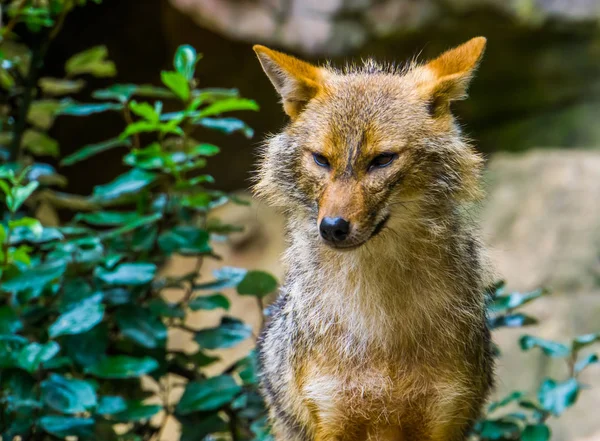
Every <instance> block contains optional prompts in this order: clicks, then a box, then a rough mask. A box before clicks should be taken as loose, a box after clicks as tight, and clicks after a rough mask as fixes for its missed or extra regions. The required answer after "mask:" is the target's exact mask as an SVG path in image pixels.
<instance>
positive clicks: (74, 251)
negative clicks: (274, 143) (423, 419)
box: [0, 0, 599, 441]
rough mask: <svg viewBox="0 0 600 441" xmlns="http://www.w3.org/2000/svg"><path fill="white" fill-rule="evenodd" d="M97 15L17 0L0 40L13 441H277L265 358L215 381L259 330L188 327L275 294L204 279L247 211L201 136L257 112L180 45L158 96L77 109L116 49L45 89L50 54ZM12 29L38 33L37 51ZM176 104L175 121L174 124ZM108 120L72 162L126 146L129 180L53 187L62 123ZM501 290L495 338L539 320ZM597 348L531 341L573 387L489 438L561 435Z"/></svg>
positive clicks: (236, 273)
mask: <svg viewBox="0 0 600 441" xmlns="http://www.w3.org/2000/svg"><path fill="white" fill-rule="evenodd" d="M84 4H85V1H77V2H75V1H69V0H62V1H59V0H49V1H34V0H16V1H13V2H11V3H10V5H9V6H8V8H7V9H6V10H5V11H4V12H5V13H6V14H5V15H6V16H7V17H6V18H7V19H8V21H7V25H6V26H5V27H4V28H2V31H0V38H1V39H2V40H1V41H0V87H1V88H2V94H3V95H2V96H6V97H7V100H5V102H3V103H2V104H1V107H0V118H1V119H0V124H1V127H2V134H1V138H0V145H1V147H0V153H1V155H0V156H1V158H2V161H3V165H2V166H1V167H0V194H1V195H2V207H3V214H2V219H1V224H0V244H1V246H0V436H1V437H2V439H5V440H10V439H14V438H15V437H17V436H20V437H21V438H22V439H26V440H46V439H64V438H67V437H69V436H75V437H78V438H80V439H102V440H149V439H153V440H158V439H160V438H161V435H162V434H163V432H162V431H163V429H164V427H165V422H166V421H167V418H168V417H173V418H176V419H177V420H178V421H179V422H180V423H181V426H182V435H181V439H182V440H190V441H191V440H201V439H204V438H205V437H207V436H209V435H210V436H211V437H212V438H210V439H215V438H219V439H233V440H263V439H266V438H268V437H269V435H268V430H267V428H266V424H265V411H264V405H263V403H262V400H261V398H260V396H259V394H258V391H257V379H256V375H257V373H256V360H255V355H254V353H253V352H250V353H249V354H248V355H247V357H245V358H243V359H242V360H240V361H238V362H236V363H234V364H232V365H231V366H230V367H228V368H226V369H224V370H223V372H222V373H221V374H220V375H217V376H210V377H209V376H207V375H206V373H205V370H204V368H206V367H207V366H210V365H211V364H213V363H215V362H216V361H217V360H218V350H219V349H223V348H230V347H233V346H235V345H237V344H238V343H240V342H242V341H244V340H246V339H249V338H254V335H253V333H252V330H251V328H250V327H249V326H248V325H247V324H245V323H243V322H242V321H240V320H238V319H236V318H234V317H230V316H227V315H225V316H224V317H223V319H222V321H221V323H220V325H219V326H217V327H214V328H203V329H193V328H192V327H191V326H190V325H189V323H188V321H187V320H186V319H187V317H188V315H189V313H190V312H192V311H197V310H201V309H204V310H213V309H222V310H225V311H227V310H228V308H229V306H230V304H229V300H228V298H227V297H225V296H224V295H223V294H221V293H220V292H219V291H220V290H223V289H228V288H235V289H236V290H237V292H238V294H239V295H249V296H254V297H256V299H257V302H258V303H259V304H260V305H261V307H262V298H263V297H265V296H266V295H269V294H270V293H272V292H273V291H275V289H276V286H277V283H276V281H275V280H274V279H273V278H272V277H271V276H270V275H268V274H266V273H263V272H260V271H247V270H244V269H240V268H230V267H223V268H221V269H219V270H218V271H216V272H215V273H214V278H213V279H212V280H209V281H202V282H200V281H199V275H200V271H201V269H202V263H203V260H204V259H206V258H217V257H218V256H215V254H214V252H213V250H212V247H211V241H212V240H213V239H215V238H218V237H221V236H223V235H227V234H229V233H231V232H233V231H237V227H235V226H231V225H224V224H222V223H219V222H215V221H209V219H208V217H207V215H208V213H209V212H210V210H211V209H212V208H214V207H216V206H218V205H220V204H223V203H227V202H228V201H229V202H234V203H243V202H242V201H238V200H236V199H235V198H232V197H231V196H228V195H226V194H224V193H223V192H220V191H217V190H214V189H212V187H211V185H212V184H213V179H212V177H211V176H210V175H208V174H205V173H204V172H203V168H204V167H205V166H206V162H207V159H208V158H209V157H211V156H213V155H215V154H217V153H218V152H219V149H218V147H216V146H214V145H212V144H207V143H202V142H201V141H199V140H196V139H194V138H193V136H192V133H193V132H195V130H196V129H198V128H199V127H200V128H204V129H206V130H218V131H221V132H223V133H224V134H230V133H233V132H240V133H242V134H244V135H245V136H247V137H251V136H252V129H251V128H250V127H248V126H247V125H246V124H245V123H244V122H243V121H241V120H240V119H237V118H234V117H225V116H223V115H224V114H226V113H228V112H231V111H255V110H258V106H257V105H256V103H255V102H254V101H252V100H248V99H243V98H241V97H239V95H238V92H237V91H236V90H225V89H206V88H197V82H196V80H195V77H194V74H195V69H196V64H197V62H198V61H199V59H200V56H199V55H198V54H197V53H196V51H195V50H194V49H193V48H192V47H190V46H182V47H180V48H179V49H178V51H177V52H176V54H175V57H174V61H173V70H169V71H164V72H162V74H161V78H162V83H163V84H162V85H161V86H150V85H134V84H113V85H111V86H110V87H108V88H105V89H101V90H96V91H94V92H93V94H92V98H93V100H90V102H85V103H81V102H76V101H74V100H73V99H71V98H68V96H69V95H70V94H73V93H75V92H78V91H80V90H81V89H82V88H83V87H84V86H85V79H86V76H89V75H93V76H100V77H111V76H113V75H114V74H115V72H116V66H115V65H114V64H113V63H112V62H111V61H110V60H109V59H108V54H107V50H106V48H105V47H102V46H98V47H93V48H90V49H89V50H86V51H85V52H83V53H80V54H75V55H74V56H73V57H72V58H70V59H69V60H68V62H67V63H66V65H65V78H40V72H41V67H42V64H43V60H44V56H45V53H46V50H47V47H48V45H49V44H50V43H51V41H52V39H53V38H54V36H55V35H56V34H57V33H58V32H59V31H60V27H61V25H62V23H63V21H64V20H65V17H66V16H67V14H68V12H69V10H71V9H72V8H73V7H75V6H76V5H84ZM15 29H19V35H22V34H26V35H28V39H27V41H28V44H27V45H25V44H23V43H22V42H20V41H19V36H17V35H15V34H13V31H14V30H15ZM163 102H164V103H165V104H166V105H168V106H169V107H170V108H173V109H174V111H172V112H168V113H165V112H163ZM166 105H165V107H166ZM100 112H117V113H120V114H121V115H122V117H123V120H124V122H125V124H126V127H125V129H124V131H123V132H122V133H114V134H111V135H110V138H109V139H106V140H104V141H101V142H98V143H96V144H93V145H88V146H84V147H82V148H81V149H80V150H78V151H77V152H75V153H74V154H72V155H69V156H67V157H62V159H61V161H60V164H61V166H62V167H72V166H76V167H86V164H85V161H86V160H87V159H88V158H90V157H92V156H94V155H98V154H102V152H105V151H107V150H109V149H122V150H123V153H124V155H123V162H124V164H125V165H126V166H128V169H127V171H126V172H125V173H123V174H121V175H120V176H118V177H117V178H116V179H114V180H113V181H111V182H108V183H106V184H103V185H98V186H96V187H95V189H94V191H93V194H91V195H90V196H88V197H78V196H74V195H68V194H65V193H61V192H59V191H57V190H56V187H57V186H60V185H63V184H64V181H65V180H64V178H63V177H62V176H61V175H60V174H59V173H58V171H57V170H55V169H54V168H53V167H52V166H50V165H49V164H46V163H44V162H40V159H43V158H44V157H61V154H60V146H59V143H58V142H57V141H56V140H54V139H53V138H52V137H51V136H50V135H49V134H48V133H47V131H48V130H49V129H50V128H51V127H52V124H53V121H54V119H55V118H57V117H61V116H68V117H88V116H90V115H94V114H97V113H100ZM42 203H44V204H51V205H55V206H60V207H63V208H64V207H67V208H70V209H72V210H73V211H74V213H73V214H74V216H73V220H72V221H71V222H69V223H67V224H66V225H61V226H58V227H51V226H43V225H42V224H41V223H40V221H39V220H38V219H37V218H36V212H37V209H38V208H39V207H40V204H42ZM174 254H179V255H184V256H192V257H193V258H195V259H196V262H197V264H196V266H195V269H194V270H193V271H191V272H190V273H188V274H185V275H183V276H180V277H171V276H168V275H165V274H162V273H161V271H160V268H161V266H162V265H163V264H164V263H165V262H167V261H168V259H169V258H170V257H171V256H172V255H174ZM171 288H178V289H180V290H181V291H182V293H183V295H182V296H181V298H180V299H179V300H178V301H177V302H168V301H167V300H166V299H167V297H166V296H165V291H166V290H168V289H171ZM489 294H490V299H491V303H490V325H491V326H492V327H493V328H498V327H505V326H509V327H515V326H527V325H530V324H533V323H535V320H534V319H533V318H531V317H528V316H526V315H524V314H522V313H520V312H517V311H516V309H518V308H520V307H521V306H522V305H524V304H526V303H528V302H530V301H532V300H535V299H537V298H539V297H541V296H542V295H543V294H544V292H542V291H539V292H533V293H527V294H520V293H512V294H505V293H503V286H502V285H501V284H499V285H498V286H496V287H494V288H493V289H491V290H490V293H489ZM173 329H179V330H183V331H185V332H189V333H193V335H194V340H195V342H196V343H197V345H198V346H197V347H194V348H189V349H190V350H189V351H188V352H182V351H179V350H172V349H170V348H169V345H168V338H169V331H170V330H173ZM598 338H599V335H598V334H592V335H586V336H581V337H578V338H576V339H575V340H573V341H572V342H571V344H570V345H564V344H561V343H557V342H551V341H545V340H542V339H538V338H535V337H533V336H523V337H522V339H521V341H520V343H521V347H522V348H523V350H529V349H532V348H539V349H540V350H542V351H543V353H544V354H545V355H547V356H549V357H554V358H565V359H566V360H567V363H568V367H569V376H568V378H565V379H546V380H545V381H544V382H543V383H542V384H541V385H540V386H539V389H538V393H537V396H536V397H528V396H527V395H526V394H525V393H523V392H518V391H516V392H513V393H512V394H510V395H509V396H508V397H506V398H505V399H503V400H501V401H499V402H494V403H492V404H490V406H489V409H488V410H489V415H488V416H487V418H486V419H485V420H482V421H481V422H480V423H479V424H478V425H477V427H476V435H477V436H478V437H479V438H481V439H486V440H487V439H489V440H500V439H519V438H521V439H523V440H528V441H532V440H535V441H542V440H546V439H548V438H549V437H550V431H549V429H548V428H547V426H546V421H547V420H548V418H550V417H552V416H559V415H561V414H562V413H563V412H564V411H565V410H566V409H567V408H568V407H569V406H571V405H572V404H573V403H574V402H575V401H576V399H577V397H578V394H579V392H580V390H581V389H582V385H581V384H580V382H579V381H578V379H577V378H578V375H579V373H580V372H581V371H582V370H583V369H585V368H586V367H587V366H588V365H590V364H592V363H596V362H597V361H598V358H597V356H596V355H594V354H592V355H584V356H580V355H579V351H580V350H581V349H582V348H585V347H586V346H587V345H589V344H591V343H593V342H594V341H597V340H598ZM215 351H216V352H215ZM148 385H151V386H152V387H148ZM177 389H179V390H180V391H179V392H181V390H183V393H176V390H177ZM179 396H180V398H179V399H176V398H175V397H179ZM511 406H512V407H511ZM505 409H510V410H505ZM211 434H212V435H211Z"/></svg>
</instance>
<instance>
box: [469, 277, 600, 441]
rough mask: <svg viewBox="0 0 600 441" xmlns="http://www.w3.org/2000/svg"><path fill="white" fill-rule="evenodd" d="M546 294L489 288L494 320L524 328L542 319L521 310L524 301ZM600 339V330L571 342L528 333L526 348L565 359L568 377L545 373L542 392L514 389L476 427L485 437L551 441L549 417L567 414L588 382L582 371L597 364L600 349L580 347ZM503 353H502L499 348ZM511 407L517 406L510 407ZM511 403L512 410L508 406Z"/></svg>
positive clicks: (522, 340)
mask: <svg viewBox="0 0 600 441" xmlns="http://www.w3.org/2000/svg"><path fill="white" fill-rule="evenodd" d="M545 294H547V291H545V290H537V291H533V292H530V293H524V294H522V293H518V292H516V293H510V294H506V293H504V283H503V282H500V283H498V284H497V285H496V286H493V287H491V288H490V289H489V292H488V295H489V299H490V303H489V307H488V312H489V325H490V328H491V329H492V330H494V329H498V328H502V327H521V326H529V325H534V324H536V323H537V320H536V319H535V318H533V317H531V316H528V315H526V314H523V313H521V312H517V311H515V310H517V309H519V308H520V307H522V306H523V305H525V304H527V303H529V302H532V301H534V300H536V299H539V298H540V297H542V296H543V295H545ZM598 341H600V333H596V334H586V335H581V336H579V337H576V338H574V339H573V340H572V341H571V343H570V345H566V344H563V343H560V342H555V341H550V340H544V339H541V338H538V337H534V336H531V335H523V336H522V337H521V338H520V340H519V344H520V346H521V349H522V350H523V351H529V350H531V349H539V350H541V351H542V353H543V354H544V355H545V356H547V357H549V358H561V359H564V360H565V361H566V363H567V367H568V377H567V378H565V379H560V380H559V379H554V378H545V379H544V380H543V381H542V383H541V384H540V385H539V386H538V388H537V396H535V397H530V396H528V394H527V393H526V392H524V391H512V392H511V393H510V394H509V395H508V396H506V397H504V398H503V399H501V400H499V401H494V402H492V403H490V404H489V405H488V408H487V415H486V417H485V418H483V419H482V420H481V421H480V422H479V423H478V424H477V426H476V427H475V434H476V435H477V436H478V438H479V439H482V440H516V439H521V440H523V441H546V440H548V439H550V435H551V431H550V428H549V427H548V425H547V424H546V422H547V420H548V419H549V418H550V417H558V416H560V415H562V414H563V413H564V412H565V411H566V410H567V409H568V408H569V407H571V406H573V405H574V404H575V402H576V401H577V397H578V396H579V393H580V391H581V390H582V389H583V388H584V385H583V384H582V383H581V382H580V381H579V380H578V376H579V374H580V373H581V372H582V371H583V370H584V369H586V368H587V367H588V366H590V365H591V364H594V363H598V356H597V355H596V354H590V353H587V354H584V355H581V353H580V352H581V350H582V349H584V348H587V347H588V346H589V345H591V344H593V343H595V342H598ZM498 355H500V354H499V353H498ZM511 407H512V409H511ZM507 408H509V409H510V410H508V411H505V409H507Z"/></svg>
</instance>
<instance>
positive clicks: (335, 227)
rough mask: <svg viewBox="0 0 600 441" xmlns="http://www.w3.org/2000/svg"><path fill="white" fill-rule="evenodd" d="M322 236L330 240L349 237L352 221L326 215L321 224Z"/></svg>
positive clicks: (335, 240)
mask: <svg viewBox="0 0 600 441" xmlns="http://www.w3.org/2000/svg"><path fill="white" fill-rule="evenodd" d="M319 231H320V232H321V237H322V238H323V239H325V240H327V241H329V242H341V241H342V240H344V239H346V238H347V237H348V233H349V232H350V222H348V221H347V220H346V219H342V218H341V217H324V218H323V220H322V221H321V225H319Z"/></svg>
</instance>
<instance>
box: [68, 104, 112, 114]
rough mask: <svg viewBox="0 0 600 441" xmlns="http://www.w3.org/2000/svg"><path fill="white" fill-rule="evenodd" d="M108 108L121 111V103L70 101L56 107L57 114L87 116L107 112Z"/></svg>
mask: <svg viewBox="0 0 600 441" xmlns="http://www.w3.org/2000/svg"><path fill="white" fill-rule="evenodd" d="M109 110H116V111H121V110H123V105H122V104H115V103H87V104H86V103H84V104H81V103H72V104H68V105H66V106H63V107H61V108H60V109H58V111H57V114H58V115H71V116H88V115H93V114H94V113H101V112H107V111H109Z"/></svg>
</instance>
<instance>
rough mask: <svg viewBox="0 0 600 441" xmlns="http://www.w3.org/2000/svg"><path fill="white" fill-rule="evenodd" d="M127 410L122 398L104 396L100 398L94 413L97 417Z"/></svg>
mask: <svg viewBox="0 0 600 441" xmlns="http://www.w3.org/2000/svg"><path fill="white" fill-rule="evenodd" d="M126 409H127V403H126V402H125V400H124V399H123V398H122V397H113V396H104V397H101V398H100V402H99V403H98V407H97V408H96V413H97V414H98V415H114V414H116V413H119V412H123V411H124V410H126Z"/></svg>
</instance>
